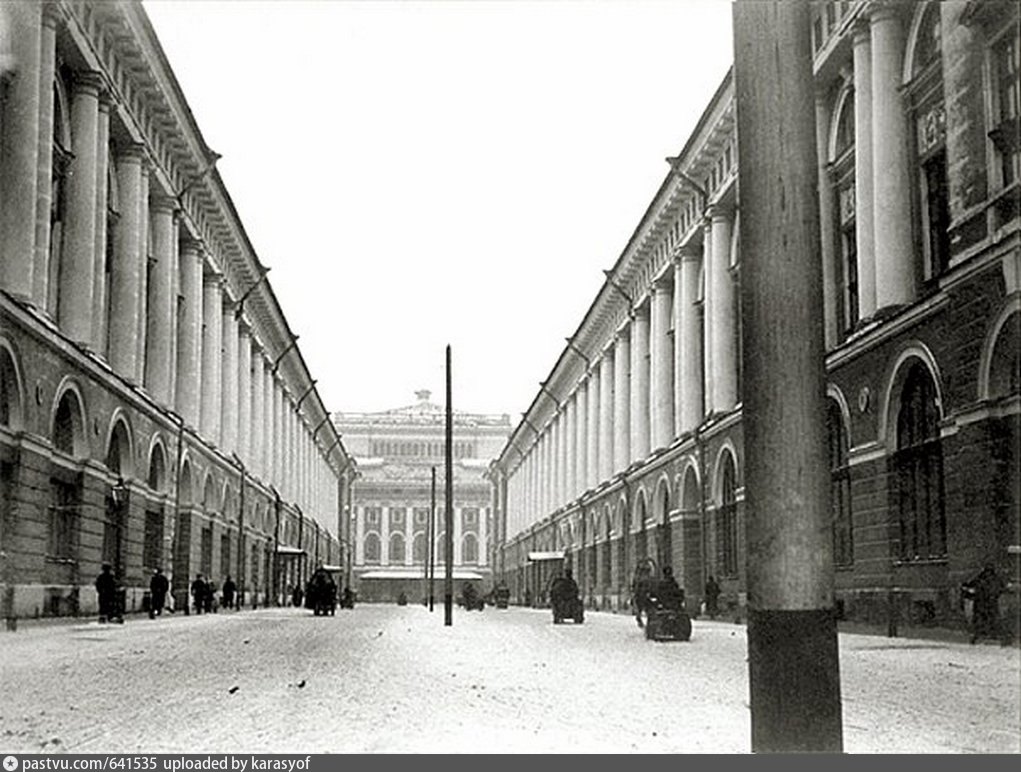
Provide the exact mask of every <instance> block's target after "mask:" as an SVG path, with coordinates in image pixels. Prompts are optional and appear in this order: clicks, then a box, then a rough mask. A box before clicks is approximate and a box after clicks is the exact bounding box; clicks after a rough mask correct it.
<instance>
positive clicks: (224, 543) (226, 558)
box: [220, 533, 230, 580]
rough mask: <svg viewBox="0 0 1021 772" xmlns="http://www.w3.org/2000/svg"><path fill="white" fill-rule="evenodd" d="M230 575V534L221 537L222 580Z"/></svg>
mask: <svg viewBox="0 0 1021 772" xmlns="http://www.w3.org/2000/svg"><path fill="white" fill-rule="evenodd" d="M229 574H230V534H229V533H225V534H223V535H222V536H221V537H220V578H221V580H222V579H223V577H225V576H227V575H229Z"/></svg>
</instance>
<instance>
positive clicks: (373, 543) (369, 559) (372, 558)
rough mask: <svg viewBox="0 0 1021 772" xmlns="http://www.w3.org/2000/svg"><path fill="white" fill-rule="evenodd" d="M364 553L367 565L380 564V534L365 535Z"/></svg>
mask: <svg viewBox="0 0 1021 772" xmlns="http://www.w3.org/2000/svg"><path fill="white" fill-rule="evenodd" d="M363 552H364V555H365V562H366V563H378V562H379V552H380V550H379V534H378V533H369V534H366V535H365V541H364V542H363Z"/></svg>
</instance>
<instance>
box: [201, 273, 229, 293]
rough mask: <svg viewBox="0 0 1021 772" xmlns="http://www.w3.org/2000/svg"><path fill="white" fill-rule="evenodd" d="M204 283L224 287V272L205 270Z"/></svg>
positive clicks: (218, 287)
mask: <svg viewBox="0 0 1021 772" xmlns="http://www.w3.org/2000/svg"><path fill="white" fill-rule="evenodd" d="M202 283H203V284H205V285H209V286H211V287H216V288H217V289H223V285H224V283H225V280H224V277H223V274H222V273H220V272H219V271H205V272H204V273H203V274H202Z"/></svg>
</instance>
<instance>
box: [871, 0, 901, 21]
mask: <svg viewBox="0 0 1021 772" xmlns="http://www.w3.org/2000/svg"><path fill="white" fill-rule="evenodd" d="M865 13H866V14H867V15H868V20H869V24H870V25H874V24H876V23H877V22H881V21H888V20H890V19H896V18H899V10H898V8H897V7H896V6H895V5H894V4H892V3H887V2H883V1H882V0H873V2H872V3H870V4H869V5H868V7H867V8H866V9H865Z"/></svg>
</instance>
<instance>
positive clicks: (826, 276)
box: [815, 80, 871, 351]
mask: <svg viewBox="0 0 1021 772" xmlns="http://www.w3.org/2000/svg"><path fill="white" fill-rule="evenodd" d="M869 88H870V90H871V80H870V81H869ZM832 112H833V111H832V110H831V109H830V96H829V94H828V93H827V92H826V91H819V92H816V95H815V152H816V159H817V161H818V165H819V181H818V188H819V233H820V236H821V241H822V243H821V244H820V245H819V251H820V253H821V254H822V291H823V324H824V327H823V336H824V340H825V345H826V350H827V351H829V350H830V349H831V348H833V347H834V346H836V345H837V341H838V340H839V337H840V336H839V331H838V327H839V326H840V322H839V321H838V320H839V312H838V309H839V308H840V298H839V297H838V295H837V277H838V276H839V275H840V273H839V272H840V271H841V266H840V264H839V262H838V259H837V250H836V238H837V237H836V228H835V223H834V222H833V218H834V217H835V214H834V210H833V190H832V187H833V183H832V181H831V180H830V175H829V170H828V168H827V167H828V166H829V129H830V120H831V119H832ZM869 130H870V131H871V124H870V126H869ZM869 168H870V170H871V166H870V167H869Z"/></svg>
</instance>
